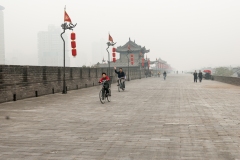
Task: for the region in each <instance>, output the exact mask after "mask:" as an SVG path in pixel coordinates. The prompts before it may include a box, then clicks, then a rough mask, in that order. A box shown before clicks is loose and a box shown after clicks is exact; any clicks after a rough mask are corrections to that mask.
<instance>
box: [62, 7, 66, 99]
mask: <svg viewBox="0 0 240 160" xmlns="http://www.w3.org/2000/svg"><path fill="white" fill-rule="evenodd" d="M65 12H66V5H65V7H64V22H63V32H62V34H61V37H62V40H63V91H62V94H66V93H67V90H66V79H65V40H64V38H63V36H62V35H63V34H64V33H65V30H66V24H65Z"/></svg>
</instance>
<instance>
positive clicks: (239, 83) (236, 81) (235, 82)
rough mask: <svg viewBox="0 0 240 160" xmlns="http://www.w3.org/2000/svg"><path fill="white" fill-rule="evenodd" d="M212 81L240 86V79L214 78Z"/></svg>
mask: <svg viewBox="0 0 240 160" xmlns="http://www.w3.org/2000/svg"><path fill="white" fill-rule="evenodd" d="M212 79H213V80H214V81H219V82H224V83H228V84H232V85H237V86H240V78H239V77H224V76H213V77H212Z"/></svg>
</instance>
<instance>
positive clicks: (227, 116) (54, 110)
mask: <svg viewBox="0 0 240 160" xmlns="http://www.w3.org/2000/svg"><path fill="white" fill-rule="evenodd" d="M99 90H100V86H99V87H91V88H84V89H81V90H74V91H69V92H68V94H67V95H62V94H54V95H46V96H41V97H36V98H29V99H24V100H19V101H16V102H7V103H2V104H0V159H6V160H7V159H9V160H10V159H11V160H12V159H24V160H28V159H34V160H35V159H40V160H41V159H43V160H46V159H49V160H52V159H55V160H68V159H69V160H70V159H76V160H78V159H79V160H92V159H93V160H95V159H96V160H150V159H151V160H155V159H163V160H166V159H173V160H175V159H191V160H192V159H214V160H215V159H216V160H226V159H227V160H230V159H231V160H237V159H239V160H240V116H239V115H240V98H239V97H240V87H238V86H233V85H229V84H225V83H221V82H216V81H211V80H203V82H202V83H197V84H196V83H193V76H192V75H181V74H179V75H169V76H168V77H167V80H166V81H164V80H163V78H162V77H161V78H146V79H141V80H133V81H130V82H127V83H126V91H125V92H118V91H117V86H116V84H113V85H112V102H110V103H108V102H106V103H105V104H101V103H100V101H99V98H98V93H99ZM6 116H9V117H10V119H6V118H5V117H6Z"/></svg>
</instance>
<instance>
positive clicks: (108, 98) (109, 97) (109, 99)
mask: <svg viewBox="0 0 240 160" xmlns="http://www.w3.org/2000/svg"><path fill="white" fill-rule="evenodd" d="M108 90H109V94H110V96H109V95H108V96H107V100H108V102H111V97H112V93H111V89H110V88H109V89H108Z"/></svg>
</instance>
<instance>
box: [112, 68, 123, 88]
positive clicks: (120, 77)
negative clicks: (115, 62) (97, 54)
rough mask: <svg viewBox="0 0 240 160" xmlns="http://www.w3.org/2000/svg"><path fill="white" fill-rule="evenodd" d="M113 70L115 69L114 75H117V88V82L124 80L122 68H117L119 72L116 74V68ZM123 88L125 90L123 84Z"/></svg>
mask: <svg viewBox="0 0 240 160" xmlns="http://www.w3.org/2000/svg"><path fill="white" fill-rule="evenodd" d="M114 69H115V73H116V74H117V75H118V80H117V82H118V85H117V86H119V81H120V80H121V79H125V73H124V72H123V70H122V68H119V72H117V70H116V67H114ZM123 83H124V82H123ZM124 88H125V84H124Z"/></svg>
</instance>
